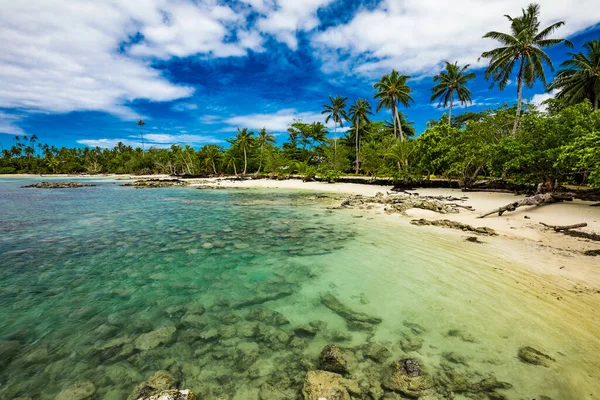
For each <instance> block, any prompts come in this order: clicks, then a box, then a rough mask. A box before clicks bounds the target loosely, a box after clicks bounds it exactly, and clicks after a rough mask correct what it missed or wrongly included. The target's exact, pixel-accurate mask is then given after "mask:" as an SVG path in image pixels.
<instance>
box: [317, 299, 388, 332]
mask: <svg viewBox="0 0 600 400" xmlns="http://www.w3.org/2000/svg"><path fill="white" fill-rule="evenodd" d="M321 302H322V303H323V304H324V305H325V307H327V308H329V309H330V310H331V311H333V312H335V313H336V314H338V315H339V316H340V317H342V318H344V319H345V320H346V321H347V322H348V321H350V322H357V323H359V324H369V325H374V324H379V323H381V321H382V319H381V318H379V317H373V316H370V315H367V314H365V313H361V312H358V311H354V310H352V309H350V308H348V307H346V306H345V305H344V304H342V303H341V302H340V301H339V300H338V299H337V298H336V297H335V296H333V295H331V294H325V295H322V296H321Z"/></svg>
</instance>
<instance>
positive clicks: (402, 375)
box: [382, 358, 434, 398]
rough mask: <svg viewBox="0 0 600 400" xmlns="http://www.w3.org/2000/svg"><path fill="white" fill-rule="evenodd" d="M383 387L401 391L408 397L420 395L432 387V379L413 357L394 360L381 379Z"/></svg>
mask: <svg viewBox="0 0 600 400" xmlns="http://www.w3.org/2000/svg"><path fill="white" fill-rule="evenodd" d="M382 385H383V387H385V388H387V389H389V390H394V391H396V392H399V393H402V394H404V395H406V396H409V397H417V398H418V397H420V396H421V395H422V394H424V392H426V391H427V390H429V389H431V388H433V386H434V382H433V379H432V378H431V377H430V376H429V375H428V374H426V373H425V372H424V371H422V368H421V365H420V364H419V362H418V361H417V360H415V359H414V358H405V359H402V360H398V361H394V362H393V363H392V364H391V365H390V368H389V371H388V373H387V374H386V376H385V377H384V379H383V381H382Z"/></svg>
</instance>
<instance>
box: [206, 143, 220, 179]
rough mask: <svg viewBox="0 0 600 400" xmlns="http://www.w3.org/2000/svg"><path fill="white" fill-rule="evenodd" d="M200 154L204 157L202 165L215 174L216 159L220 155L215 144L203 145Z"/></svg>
mask: <svg viewBox="0 0 600 400" xmlns="http://www.w3.org/2000/svg"><path fill="white" fill-rule="evenodd" d="M201 154H202V157H203V159H204V166H205V167H207V168H210V169H212V172H213V173H214V174H215V175H217V165H216V164H217V160H218V159H219V158H220V157H221V151H220V150H219V147H218V146H217V145H216V144H207V145H204V146H203V147H202V149H201Z"/></svg>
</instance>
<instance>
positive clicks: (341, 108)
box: [321, 95, 348, 157]
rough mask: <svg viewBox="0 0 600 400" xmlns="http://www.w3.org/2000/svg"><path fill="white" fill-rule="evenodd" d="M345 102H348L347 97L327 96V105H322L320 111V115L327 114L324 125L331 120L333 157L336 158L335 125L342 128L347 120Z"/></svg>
mask: <svg viewBox="0 0 600 400" xmlns="http://www.w3.org/2000/svg"><path fill="white" fill-rule="evenodd" d="M346 100H348V98H347V97H342V96H340V95H337V96H335V97H331V95H329V104H324V105H323V111H321V114H327V118H326V119H325V123H328V122H329V120H330V119H331V120H333V152H334V157H336V153H337V125H338V124H339V125H340V128H343V127H344V119H348V114H347V113H346Z"/></svg>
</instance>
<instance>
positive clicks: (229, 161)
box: [223, 147, 238, 176]
mask: <svg viewBox="0 0 600 400" xmlns="http://www.w3.org/2000/svg"><path fill="white" fill-rule="evenodd" d="M237 161H238V155H237V153H236V150H235V149H233V148H231V147H230V148H229V149H227V150H226V151H225V153H224V154H223V162H224V163H225V168H229V167H231V166H233V173H234V174H235V176H237V174H238V173H237V167H236V163H237Z"/></svg>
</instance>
